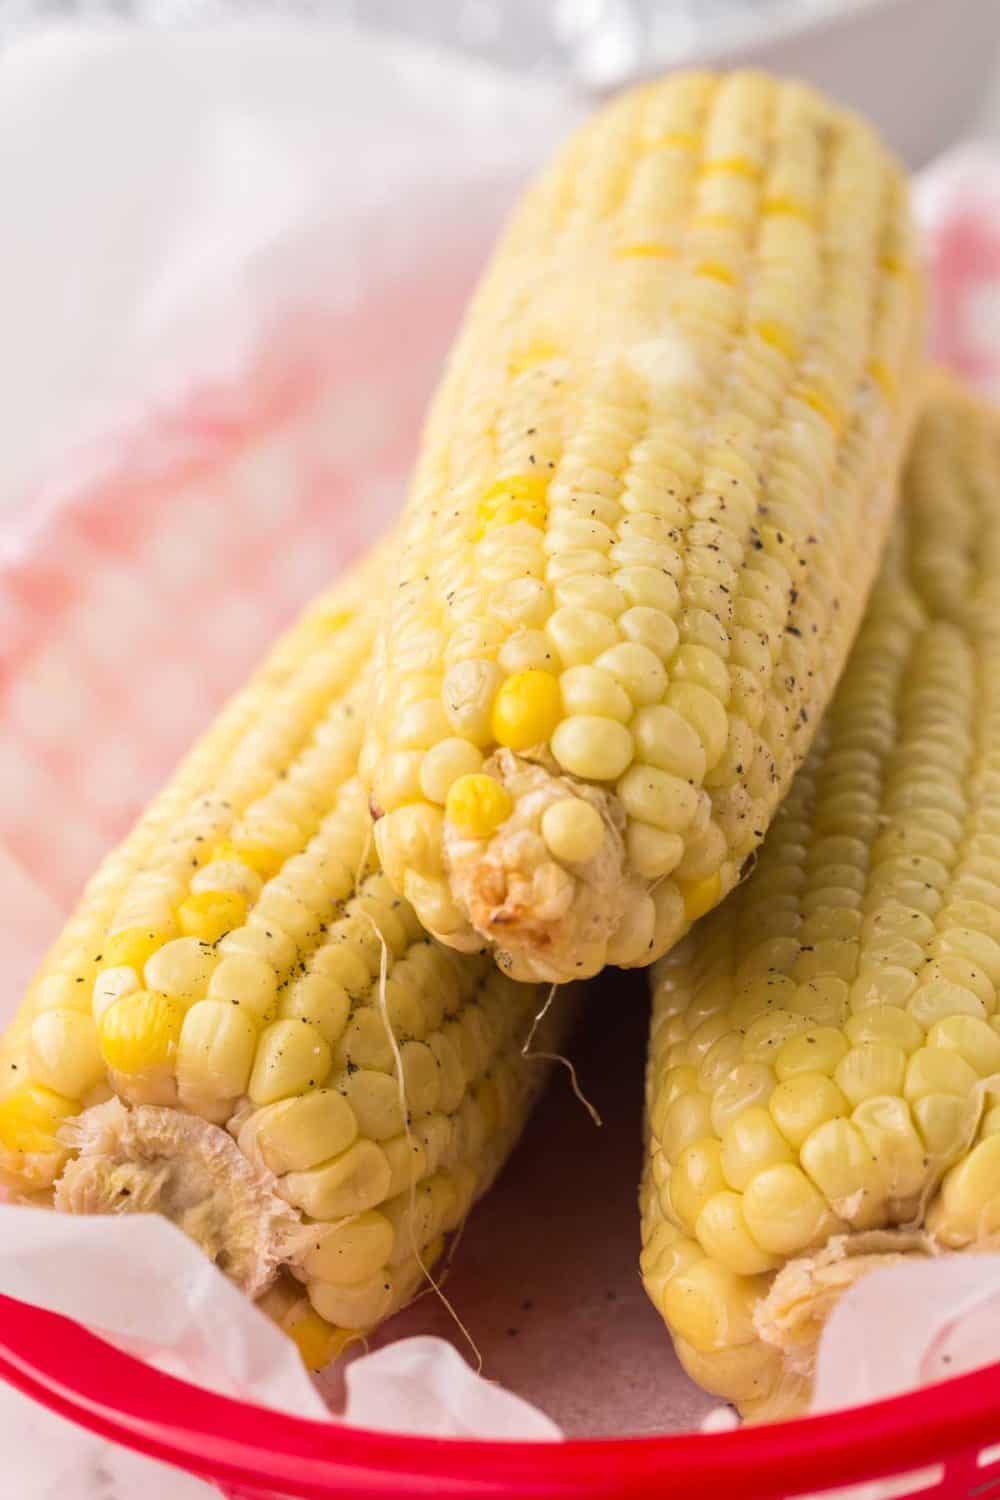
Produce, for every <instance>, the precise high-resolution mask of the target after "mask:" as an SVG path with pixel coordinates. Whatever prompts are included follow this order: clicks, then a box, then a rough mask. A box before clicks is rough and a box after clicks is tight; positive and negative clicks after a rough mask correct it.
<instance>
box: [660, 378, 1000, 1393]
mask: <svg viewBox="0 0 1000 1500" xmlns="http://www.w3.org/2000/svg"><path fill="white" fill-rule="evenodd" d="M998 580H1000V416H998V415H997V414H995V413H990V412H987V411H985V410H984V409H982V408H978V407H977V406H976V405H975V404H974V403H973V402H972V401H971V400H970V399H969V398H968V397H966V396H965V395H963V394H962V393H961V392H960V391H958V390H957V388H953V387H946V386H942V388H941V389H939V390H936V391H935V394H934V397H933V400H932V402H931V404H930V405H929V407H928V409H927V411H926V412H925V414H924V416H923V417H922V420H921V423H920V426H919V429H918V432H917V435H916V439H915V442H914V445H913V449H912V452H911V455H910V458H909V461H908V468H907V474H906V479H905V484H904V505H903V512H902V515H901V517H900V521H899V523H898V525H897V527H896V529H895V531H894V533H893V537H892V541H891V543H890V550H889V553H888V555H887V558H886V561H885V564H884V567H883V571H882V574H881V578H880V580H879V582H878V583H877V584H876V586H875V590H874V593H873V595H872V599H871V603H870V605H869V608H868V613H867V615H866V617H865V621H864V624H863V626H862V629H861V633H860V636H859V638H858V642H857V644H856V646H855V648H854V651H853V653H852V655H851V657H850V659H849V662H848V666H847V670H846V672H845V674H844V678H843V681H842V682H841V684H840V687H839V688H838V690H837V693H836V696H835V698H834V700H833V705H832V707H831V709H830V710H829V713H828V715H827V717H826V719H825V720H824V724H823V727H822V728H821V730H820V733H819V735H818V736H817V742H816V744H815V746H814V748H813V750H812V753H811V754H810V756H809V758H808V760H807V762H806V764H805V766H804V767H803V769H802V770H801V771H800V772H799V774H798V776H797V778H796V780H795V783H794V785H793V787H792V791H791V793H790V795H789V797H788V799H787V800H786V802H785V803H784V804H783V806H782V808H781V809H780V810H779V812H778V814H777V817H776V818H775V821H774V825H773V827H772V829H771V832H770V834H769V835H768V838H767V841H766V842H765V844H764V847H763V850H762V852H761V856H760V860H759V863H758V865H757V867H756V870H755V871H754V873H753V875H751V876H750V878H749V879H748V880H747V881H746V883H745V885H742V886H741V887H740V888H739V889H738V890H737V891H736V892H735V893H734V894H733V895H732V896H731V897H730V899H729V901H727V903H726V905H725V906H724V907H723V908H722V909H720V910H719V911H717V912H715V913H714V914H713V915H712V916H710V917H708V918H707V919H706V920H705V922H703V923H701V924H699V926H698V927H696V928H695V930H694V931H693V932H692V933H691V935H690V937H689V938H688V939H687V940H686V941H685V942H684V943H683V944H682V945H681V946H680V947H679V948H677V949H675V950H674V952H673V953H672V954H671V955H669V957H667V958H665V959H664V960H663V961H662V962H661V963H660V964H659V965H658V966H657V968H656V969H655V970H654V973H653V1020H652V1032H651V1041H650V1049H649V1062H648V1070H647V1093H646V1104H647V1121H646V1130H647V1141H646V1161H645V1170H644V1178H643V1185H642V1193H641V1201H642V1217H643V1234H642V1239H643V1252H642V1270H643V1277H644V1279H645V1284H646V1289H647V1291H648V1292H649V1295H650V1297H651V1298H652V1300H653V1302H654V1303H655V1304H656V1306H657V1307H658V1308H659V1310H660V1312H661V1313H662V1315H663V1317H664V1318H665V1320H666V1322H667V1325H668V1327H669V1328H670V1331H671V1333H672V1334H673V1337H674V1342H675V1344H676V1346H677V1350H678V1353H679V1355H680V1358H681V1360H682V1362H683V1364H684V1365H685V1367H686V1368H687V1369H688V1371H689V1372H690V1373H691V1374H692V1375H693V1376H694V1377H695V1379H697V1380H699V1381H701V1382H702V1384H703V1385H705V1386H707V1387H708V1388H709V1389H710V1390H712V1391H716V1392H718V1393H719V1394H720V1395H723V1396H726V1397H728V1398H729V1399H731V1400H734V1401H736V1402H737V1403H738V1404H739V1405H741V1406H742V1407H743V1409H744V1410H745V1411H746V1412H747V1413H748V1414H753V1413H757V1414H771V1415H774V1414H779V1413H780V1412H781V1411H782V1410H788V1409H794V1408H795V1407H796V1406H797V1405H798V1404H800V1403H801V1402H802V1400H803V1399H804V1397H805V1395H806V1394H807V1391H808V1384H809V1376H810V1372H811V1368H812V1362H813V1358H814V1354H815V1343H816V1339H817V1337H818V1333H819V1329H820V1327H821V1326H822V1322H823V1320H824V1318H825V1316H826V1314H827V1313H828V1311H829V1309H830V1307H831V1306H832V1304H833V1302H834V1301H835V1300H836V1297H837V1296H838V1295H839V1293H840V1292H841V1291H842V1290H843V1288H844V1287H845V1286H847V1285H849V1284H850V1283H851V1282H852V1281H854V1280H855V1279H856V1278H857V1277H858V1276H859V1275H861V1274H862V1273H863V1272H865V1271H866V1270H868V1269H870V1268H871V1267H873V1266H877V1265H880V1264H885V1263H886V1262H887V1260H888V1259H889V1258H890V1257H894V1256H897V1255H906V1254H934V1253H937V1252H938V1251H940V1250H947V1249H965V1248H979V1247H984V1246H986V1245H992V1246H993V1247H995V1245H996V1236H997V1233H998V1230H1000V1134H998V1132H1000V1108H998V1107H997V1106H998V1102H1000V1014H998V1013H997V995H998V987H1000V584H998Z"/></svg>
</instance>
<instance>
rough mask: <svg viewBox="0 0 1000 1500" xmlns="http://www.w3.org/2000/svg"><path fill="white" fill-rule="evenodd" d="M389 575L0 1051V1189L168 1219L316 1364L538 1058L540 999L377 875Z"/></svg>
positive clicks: (304, 640) (400, 1300)
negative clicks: (379, 621) (377, 769)
mask: <svg viewBox="0 0 1000 1500" xmlns="http://www.w3.org/2000/svg"><path fill="white" fill-rule="evenodd" d="M384 571H385V561H384V556H383V555H382V554H378V555H376V557H375V558H374V559H373V560H372V561H371V562H369V563H368V564H366V565H365V566H363V567H362V569H361V570H360V571H359V572H358V573H357V574H355V575H354V576H352V577H351V578H350V579H348V581H347V582H345V583H343V584H340V585H338V586H336V587H335V588H334V589H332V590H331V591H330V593H329V594H328V595H327V596H325V597H324V598H322V599H321V600H319V601H318V602H317V603H316V604H315V605H314V606H313V608H312V609H310V610H309V611H307V613H306V615H305V616H304V617H303V619H302V620H301V621H300V623H299V624H298V625H297V626H295V627H294V628H293V630H292V631H291V632H290V634H289V635H288V636H287V637H286V638H285V639H284V640H283V641H282V642H281V643H280V644H279V645H278V647H277V648H276V650H275V651H274V652H273V654H272V655H271V657H270V658H269V659H268V661H267V662H266V663H265V664H264V666H263V667H262V669H261V670H260V672H259V673H258V674H257V675H256V677H255V678H254V679H253V681H252V682H251V683H250V684H249V685H248V687H247V688H246V689H245V690H244V691H243V692H242V693H241V694H240V695H239V696H238V697H237V698H236V699H235V700H234V701H233V702H232V703H231V704H230V706H229V707H228V708H227V709H226V710H225V711H224V712H223V714H222V715H221V717H220V719H219V720H218V722H217V723H216V725H215V726H214V727H213V728H212V729H211V730H210V731H209V733H208V734H207V736H206V737H205V738H204V740H203V741H202V742H201V743H200V744H199V745H198V746H197V747H196V748H195V749H194V750H193V751H192V753H191V754H190V756H189V757H188V759H187V760H186V761H185V762H184V763H183V764H182V766H181V767H180V769H179V770H178V772H177V773H176V775H175V777H174V778H173V780H172V781H171V783H170V784H169V785H168V786H167V788H166V789H165V790H164V791H163V792H162V793H161V795H160V796H159V797H158V799H157V800H156V801H155V802H154V803H153V805H152V807H151V808H150V809H149V811H148V812H147V813H146V815H145V816H144V817H143V819H142V820H141V821H140V823H139V824H138V826H137V827H136V829H135V831H134V832H133V833H132V834H131V835H130V837H129V838H128V839H127V840H126V841H125V843H124V844H123V845H122V846H121V847H120V848H119V849H118V850H116V851H115V852H114V853H113V854H112V855H110V856H109V858H108V859H107V860H106V862H105V863H104V865H103V866H102V868H101V869H100V870H99V871H98V873H97V875H96V876H95V877H94V879H93V881H92V882H91V884H90V886H89V887H88V889H87V890H86V892H85V893H84V896H83V898H82V900H81V903H80V905H79V908H78V910H77V912H76V913H75V915H74V916H73V918H72V919H71V921H70V922H69V924H68V926H67V927H66V929H65V931H64V933H63V934H62V936H61V937H60V938H59V940H58V941H57V942H56V944H55V945H54V947H53V949H52V951H51V952H50V954H49V955H48V957H47V959H46V961H45V963H44V964H43V966H42V969H41V971H40V973H39V974H38V976H37V978H36V980H35V981H34V983H33V984H32V986H31V988H30V990H29V992H28V994H27V996H26V997H25V1000H24V1003H23V1004H22V1006H21V1009H20V1011H19V1013H18V1016H17V1018H16V1020H15V1021H14V1023H13V1025H12V1027H11V1028H10V1030H9V1031H8V1033H7V1034H6V1035H5V1036H4V1038H3V1039H2V1041H0V1173H2V1179H3V1181H4V1182H5V1183H6V1184H7V1185H8V1186H9V1187H12V1188H13V1190H14V1191H15V1192H16V1193H19V1194H21V1195H24V1196H30V1197H32V1198H35V1199H38V1200H40V1201H48V1202H54V1203H55V1205H56V1206H57V1207H58V1208H62V1209H67V1210H70V1211H73V1212H104V1213H106V1212H123V1211H128V1210H131V1209H147V1210H153V1211H158V1212H161V1213H165V1214H167V1215H168V1216H169V1217H171V1218H173V1219H174V1220H175V1221H176V1222H177V1223H179V1224H180V1225H181V1227H182V1228H184V1229H186V1230H187V1232H188V1233H190V1234H191V1235H192V1237H193V1238H195V1239H196V1240H197V1241H198V1242H199V1243H200V1244H201V1245H202V1246H203V1248H205V1249H206V1251H207V1252H208V1253H209V1254H211V1255H212V1256H213V1257H214V1258H215V1259H216V1260H217V1261H218V1262H219V1264H220V1265H222V1266H223V1267H224V1268H225V1269H227V1270H228V1271H229V1272H230V1274H231V1275H233V1276H234V1279H236V1280H237V1281H239V1282H240V1283H241V1284H242V1285H244V1286H245V1287H246V1288H247V1290H249V1291H251V1292H253V1293H257V1292H260V1291H262V1290H264V1289H266V1288H268V1287H269V1286H271V1284H272V1283H273V1282H274V1278H275V1275H276V1273H277V1272H278V1271H279V1270H280V1271H281V1275H282V1281H281V1286H283V1287H284V1288H285V1292H282V1291H281V1290H280V1288H279V1290H278V1291H275V1292H274V1293H273V1295H270V1298H269V1304H273V1305H274V1307H275V1308H277V1309H279V1311H280V1320H281V1321H282V1323H283V1325H287V1326H288V1327H289V1330H290V1331H294V1336H295V1337H296V1338H297V1339H298V1340H299V1342H300V1345H301V1346H302V1347H303V1349H304V1352H305V1353H306V1355H307V1357H308V1358H310V1359H312V1360H313V1361H315V1359H316V1358H318V1355H319V1354H320V1353H321V1352H322V1351H323V1350H324V1349H334V1348H337V1347H339V1346H340V1344H341V1343H342V1342H343V1339H344V1338H346V1337H347V1335H348V1334H349V1333H352V1332H357V1331H363V1330H365V1329H369V1328H371V1327H372V1326H374V1324H376V1323H378V1322H380V1321H381V1320H382V1319H383V1318H385V1317H386V1316H388V1315H389V1314H390V1313H391V1312H393V1311H395V1310H396V1309H397V1308H398V1307H400V1306H402V1305H403V1304H404V1303H405V1302H406V1301H407V1300H409V1298H410V1297H412V1295H413V1294H414V1292H415V1291H416V1290H417V1289H418V1288H419V1287H420V1286H421V1285H422V1284H424V1283H425V1280H426V1274H427V1272H428V1271H429V1269H430V1267H431V1266H432V1265H433V1263H434V1261H435V1259H436V1258H437V1256H438V1255H439V1253H440V1251H441V1249H442V1247H443V1245H444V1244H445V1242H446V1239H447V1236H448V1235H449V1234H450V1233H451V1232H452V1231H454V1230H455V1229H456V1228H457V1227H458V1225H460V1224H461V1222H462V1221H463V1219H464V1217H465V1215H466V1214H467V1213H468V1211H469V1209H470V1207H471V1205H472V1203H473V1201H474V1200H475V1198H476V1197H477V1196H478V1195H479V1194H480V1193H481V1192H482V1191H483V1190H484V1189H485V1187H486V1186H487V1185H488V1183H489V1182H490V1180H491V1179H492V1177H493V1176H494V1175H495V1173H496V1172H497V1171H498V1170H499V1168H500V1166H501V1165H502V1164H503V1162H504V1160H505V1159H506V1157H507V1155H508V1154H509V1152H510V1150H511V1149H512V1147H513V1145H514V1142H515V1141H516V1139H517V1136H518V1134H519V1132H520V1129H521V1127H522V1125H523V1123H524V1121H525V1118H526V1115H527V1112H528V1110H529V1108H530V1105H531V1102H532V1100H533V1098H534V1096H535V1094H536V1093H537V1091H538V1089H539V1088H540V1086H541V1083H542V1081H543V1079H544V1074H545V1066H544V1064H542V1063H541V1062H539V1061H536V1060H533V1059H531V1058H529V1057H528V1056H526V1055H525V1053H524V1050H523V1049H525V1044H526V1041H527V1038H528V1035H529V1032H530V1031H531V1028H532V1023H533V1020H534V1017H535V1015H536V1013H537V1012H538V1011H539V1010H540V1009H541V1007H542V1004H543V1002H544V999H545V992H544V991H542V990H536V989H535V988H534V987H532V986H527V985H517V984H515V983H514V982H513V981H511V980H509V979H507V978H506V977H505V976H503V975H502V974H500V973H499V972H498V971H497V969H496V967H495V966H494V965H493V964H492V963H490V962H489V961H488V960H487V959H486V958H485V957H475V956H468V957H467V956H464V955H459V954H456V953H454V952H452V951H450V950H448V949H446V948H444V947H442V946H441V945H440V944H438V943H435V942H434V941H433V940H432V939H430V938H429V937H427V935H426V934H425V933H424V932H423V930H422V929H421V928H420V926H419V924H418V922H417V920H416V917H415V915H414V913H413V910H412V908H411V907H410V906H409V905H408V904H407V903H406V902H405V901H404V900H403V899H401V898H400V897H399V896H398V895H396V893H395V892H394V891H393V890H392V888H391V887H390V885H389V883H388V881H387V880H386V878H385V876H384V875H383V874H382V873H381V872H380V870H379V869H378V863H377V859H376V857H375V854H374V849H373V845H372V838H371V819H370V814H369V811H368V798H367V793H366V791H365V790H364V788H363V787H362V785H361V783H360V781H359V780H358V777H357V765H358V754H359V750H360V746H361V738H362V725H363V719H364V712H365V707H366V704H367V693H368V675H367V669H368V662H369V657H370V650H371V643H372V639H373V634H374V629H375V620H376V616H377V613H378V608H379V604H380V598H381V595H380V588H379V586H380V583H381V581H382V579H383V577H384ZM567 1014H568V1003H567V1002H564V1000H563V999H562V998H561V997H560V999H559V1001H558V1003H557V1004H556V1005H555V1006H554V1007H553V1008H552V1009H551V1010H550V1012H549V1014H548V1015H547V1016H546V1018H545V1020H544V1022H543V1023H542V1025H541V1026H540V1027H539V1029H538V1038H537V1041H536V1042H535V1044H534V1045H535V1048H536V1050H549V1049H551V1048H552V1047H554V1046H557V1045H558V1042H559V1039H560V1036H561V1033H562V1030H563V1028H564V1026H565V1022H566V1017H567ZM296 1280H297V1281H298V1282H300V1283H302V1286H303V1287H304V1289H305V1293H306V1294H307V1296H308V1304H309V1306H308V1307H307V1306H306V1304H305V1303H303V1301H302V1296H303V1293H302V1291H301V1290H300V1291H299V1292H298V1293H297V1294H295V1293H294V1282H295V1281H296ZM289 1287H292V1288H293V1292H291V1293H288V1288H289ZM286 1293H288V1295H286ZM289 1296H290V1297H291V1300H289ZM310 1309H311V1311H310Z"/></svg>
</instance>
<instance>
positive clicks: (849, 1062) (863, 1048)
mask: <svg viewBox="0 0 1000 1500" xmlns="http://www.w3.org/2000/svg"><path fill="white" fill-rule="evenodd" d="M906 1065H907V1064H906V1053H905V1052H904V1051H903V1049H902V1047H897V1046H895V1045H894V1044H893V1043H892V1042H861V1043H860V1044H859V1045H858V1046H855V1047H852V1048H851V1050H850V1051H849V1052H848V1053H847V1054H846V1056H845V1057H844V1058H843V1059H842V1060H841V1062H840V1063H838V1065H837V1068H836V1071H835V1072H834V1075H833V1076H834V1081H835V1083H836V1084H837V1086H838V1088H840V1089H841V1090H842V1091H843V1093H844V1094H845V1095H846V1097H847V1098H848V1099H849V1100H850V1102H851V1104H860V1103H861V1101H862V1100H863V1099H870V1098H872V1097H873V1096H874V1095H875V1094H901V1093H902V1091H903V1078H904V1076H905V1073H906Z"/></svg>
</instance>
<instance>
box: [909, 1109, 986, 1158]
mask: <svg viewBox="0 0 1000 1500" xmlns="http://www.w3.org/2000/svg"><path fill="white" fill-rule="evenodd" d="M910 1108H911V1110H912V1111H913V1118H914V1120H915V1122H916V1126H917V1129H918V1130H919V1131H920V1136H921V1139H922V1140H923V1142H924V1144H925V1145H926V1147H927V1149H928V1151H929V1152H931V1153H932V1154H933V1155H934V1157H935V1158H936V1159H937V1161H938V1162H949V1161H954V1160H955V1159H956V1158H957V1157H958V1156H959V1155H960V1154H961V1153H962V1152H963V1151H964V1150H965V1148H966V1147H967V1145H968V1142H969V1134H970V1131H971V1129H972V1125H973V1107H972V1105H971V1103H970V1100H969V1099H967V1098H963V1097H961V1096H960V1095H958V1094H950V1093H941V1094H934V1093H930V1094H922V1095H921V1097H920V1098H919V1099H914V1100H913V1101H912V1102H911V1104H910Z"/></svg>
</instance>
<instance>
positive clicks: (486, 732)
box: [441, 659, 513, 749]
mask: <svg viewBox="0 0 1000 1500" xmlns="http://www.w3.org/2000/svg"><path fill="white" fill-rule="evenodd" d="M502 682H503V673H502V672H501V670H500V668H499V667H498V666H497V664H496V662H495V661H489V660H482V659H473V660H469V661H460V662H456V663H455V664H454V665H452V666H450V667H449V668H448V670H447V672H446V673H445V675H444V680H443V682H442V684H441V705H442V707H443V708H444V711H445V715H446V716H447V719H448V723H449V725H450V726H451V732H452V734H454V735H458V736H459V737H460V738H462V739H465V740H469V741H470V743H471V744H473V745H478V746H479V747H480V748H481V749H482V748H485V747H486V746H487V745H488V744H489V743H490V741H491V740H492V739H493V738H494V732H493V723H492V715H493V701H494V699H495V697H496V695H497V692H498V690H499V688H500V685H501V683H502ZM512 748H513V747H512Z"/></svg>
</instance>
